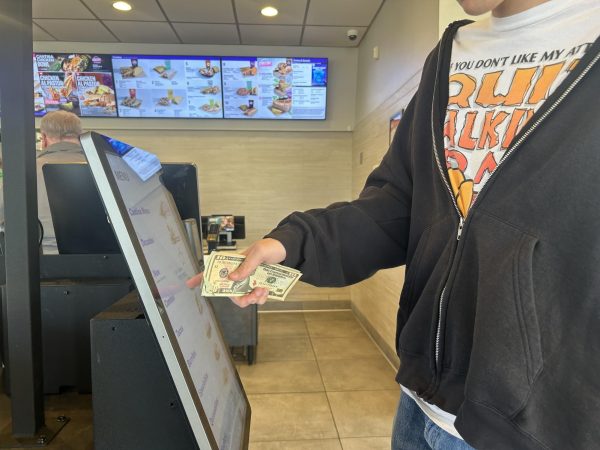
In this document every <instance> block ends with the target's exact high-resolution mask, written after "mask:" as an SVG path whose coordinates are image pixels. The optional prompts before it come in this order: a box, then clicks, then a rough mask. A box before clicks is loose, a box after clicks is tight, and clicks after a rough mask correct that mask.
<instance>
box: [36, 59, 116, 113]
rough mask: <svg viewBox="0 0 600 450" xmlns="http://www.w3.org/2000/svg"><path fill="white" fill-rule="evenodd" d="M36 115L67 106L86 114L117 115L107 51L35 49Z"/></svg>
mask: <svg viewBox="0 0 600 450" xmlns="http://www.w3.org/2000/svg"><path fill="white" fill-rule="evenodd" d="M33 70H34V74H33V78H34V107H35V113H36V115H38V116H39V115H44V114H45V113H46V112H48V111H56V110H65V111H70V112H73V113H75V114H77V115H80V116H83V117H116V115H117V108H116V99H115V91H114V83H113V76H112V67H111V59H110V57H109V56H108V55H93V54H70V55H69V54H47V53H34V55H33Z"/></svg>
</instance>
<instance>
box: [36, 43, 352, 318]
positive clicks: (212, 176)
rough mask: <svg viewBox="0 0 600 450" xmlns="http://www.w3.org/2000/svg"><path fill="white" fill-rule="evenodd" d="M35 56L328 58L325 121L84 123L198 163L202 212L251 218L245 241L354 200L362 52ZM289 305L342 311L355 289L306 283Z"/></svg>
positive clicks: (69, 46) (135, 49)
mask: <svg viewBox="0 0 600 450" xmlns="http://www.w3.org/2000/svg"><path fill="white" fill-rule="evenodd" d="M34 50H35V51H38V52H71V51H79V52H97V53H139V54H166V55H168V54H175V55H177V54H179V55H193V54H196V55H198V54H211V55H219V56H225V55H261V56H263V55H264V56H281V55H285V56H313V57H327V58H329V67H330V74H329V80H328V81H329V91H328V99H327V100H328V105H327V107H328V111H327V120H325V121H272V120H252V121H244V120H207V119H196V120H194V119H181V120H174V119H134V118H127V119H124V118H120V119H106V118H98V119H83V126H84V128H85V129H87V130H96V131H100V132H102V133H103V134H107V135H110V136H112V137H115V138H117V139H121V140H123V141H125V142H128V143H131V144H134V145H136V146H139V147H141V148H144V149H146V150H149V151H151V152H153V153H156V154H157V155H158V156H159V158H160V159H161V160H162V161H170V162H193V163H195V164H196V165H197V167H198V173H199V179H200V186H199V190H200V203H201V213H202V214H203V215H207V214H213V213H222V212H226V213H227V212H231V213H233V214H239V215H245V216H246V224H247V225H246V234H247V239H246V240H245V241H244V244H243V245H249V244H250V243H251V242H253V241H254V240H256V239H259V238H261V237H262V236H264V234H266V233H267V232H268V231H269V230H271V229H272V228H273V227H274V226H275V225H276V224H277V223H278V222H279V221H280V220H281V219H282V218H283V217H285V216H286V215H288V214H289V213H290V212H292V211H294V210H305V209H310V208H315V207H320V206H325V205H327V204H329V203H332V202H334V201H340V200H348V199H349V198H350V191H351V189H350V186H351V173H352V162H351V161H352V133H351V130H352V129H353V127H354V104H355V97H354V94H355V90H356V64H357V57H358V49H356V48H324V47H319V48H316V47H315V48H313V47H258V46H201V45H156V44H152V45H148V44H115V43H112V44H98V43H95V44H94V43H73V42H36V43H35V44H34ZM38 123H39V119H38ZM307 131H309V132H307ZM289 299H290V300H296V301H299V302H310V305H308V306H306V307H307V308H315V309H317V308H320V307H327V308H330V307H335V305H332V304H331V303H330V302H328V301H335V302H338V301H339V302H342V303H340V304H343V305H344V306H347V305H349V300H350V289H349V288H344V289H333V288H328V289H325V288H320V289H318V288H313V287H311V286H308V285H306V284H304V283H298V285H297V287H296V288H295V289H294V291H293V292H292V293H291V294H290V297H289ZM315 301H317V302H320V303H321V305H317V304H315ZM288 304H291V302H288ZM296 305H300V306H299V307H304V306H303V305H302V304H300V303H296ZM275 306H277V305H275ZM283 306H287V305H282V307H283Z"/></svg>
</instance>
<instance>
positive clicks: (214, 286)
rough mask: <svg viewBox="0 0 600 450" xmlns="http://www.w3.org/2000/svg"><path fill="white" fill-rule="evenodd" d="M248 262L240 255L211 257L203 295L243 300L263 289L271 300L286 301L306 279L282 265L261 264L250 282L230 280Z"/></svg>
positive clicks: (249, 278)
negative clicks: (289, 294) (297, 284)
mask: <svg viewBox="0 0 600 450" xmlns="http://www.w3.org/2000/svg"><path fill="white" fill-rule="evenodd" d="M245 259H246V256H245V255H240V254H236V253H229V252H213V253H211V254H210V255H209V257H208V258H207V260H206V261H205V270H204V284H203V285H202V295H204V296H207V297H243V296H246V295H247V294H249V293H251V292H252V291H253V290H254V289H256V288H263V289H268V295H267V298H270V299H273V300H281V301H283V300H285V297H286V296H287V295H288V293H289V292H290V291H291V289H292V288H293V287H294V285H295V284H296V282H297V281H298V280H299V279H300V276H301V275H302V274H301V273H300V272H299V271H297V270H295V269H291V268H289V267H285V266H281V265H279V264H265V263H261V264H259V265H258V266H257V267H256V269H255V270H254V271H253V272H252V273H250V275H248V276H247V277H246V278H242V279H240V277H230V275H231V274H232V273H234V272H235V271H236V270H237V269H238V267H240V266H241V265H242V263H243V262H244V260H245ZM232 278H238V279H237V280H236V279H232Z"/></svg>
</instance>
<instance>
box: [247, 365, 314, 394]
mask: <svg viewBox="0 0 600 450" xmlns="http://www.w3.org/2000/svg"><path fill="white" fill-rule="evenodd" d="M238 372H239V374H240V378H241V380H242V384H243V385H244V389H245V390H246V393H247V394H269V393H283V392H323V391H324V390H325V388H324V386H323V381H322V380H321V374H320V373H319V367H318V366H317V362H316V361H277V362H262V363H257V364H254V365H252V366H239V367H238Z"/></svg>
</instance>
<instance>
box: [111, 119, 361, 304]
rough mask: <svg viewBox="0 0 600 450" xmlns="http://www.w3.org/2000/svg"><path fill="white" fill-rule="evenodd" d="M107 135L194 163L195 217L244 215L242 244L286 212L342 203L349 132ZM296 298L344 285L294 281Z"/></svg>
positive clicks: (340, 296) (347, 189)
mask: <svg viewBox="0 0 600 450" xmlns="http://www.w3.org/2000/svg"><path fill="white" fill-rule="evenodd" d="M102 133H103V134H107V135H109V136H111V137H115V138H117V139H120V140H123V141H124V142H127V143H129V144H132V145H136V146H138V147H140V148H143V149H145V150H148V151H150V152H153V153H156V154H157V155H158V157H159V158H160V159H161V161H165V162H192V163H194V164H196V166H197V168H198V177H199V190H200V207H201V214H203V215H209V214H218V213H232V214H236V215H243V216H246V240H245V241H241V242H240V244H241V245H242V246H247V245H249V244H251V243H252V242H253V241H255V240H257V239H260V238H261V237H262V236H264V235H265V234H266V233H268V232H269V231H270V230H271V229H272V228H274V227H275V226H276V225H277V223H278V222H279V221H280V220H281V219H283V218H284V217H285V216H287V215H288V214H289V213H291V212H292V211H295V210H298V211H303V210H306V209H311V208H317V207H323V206H327V205H328V204H330V203H333V202H336V201H343V200H349V199H350V196H351V179H352V162H351V158H352V133H349V132H311V133H303V132H285V133H283V132H281V133H278V132H272V131H270V132H269V131H264V132H263V131H260V132H247V131H230V132H228V133H225V132H220V131H168V130H160V131H146V130H107V131H102ZM290 298H296V299H298V300H317V301H318V300H319V299H322V300H349V299H350V288H343V289H335V288H315V287H312V286H309V285H307V284H304V283H301V284H299V285H298V287H297V288H295V289H294V291H293V292H292V293H291V294H290Z"/></svg>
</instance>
